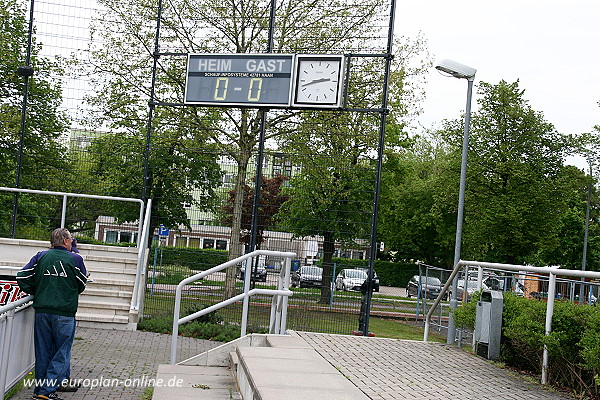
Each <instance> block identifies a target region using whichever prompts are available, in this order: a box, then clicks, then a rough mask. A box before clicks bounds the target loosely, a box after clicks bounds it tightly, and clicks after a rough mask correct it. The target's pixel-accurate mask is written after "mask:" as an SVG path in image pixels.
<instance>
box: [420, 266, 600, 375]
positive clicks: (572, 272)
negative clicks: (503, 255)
mask: <svg viewBox="0 0 600 400" xmlns="http://www.w3.org/2000/svg"><path fill="white" fill-rule="evenodd" d="M465 266H473V267H481V268H490V269H496V270H507V271H517V272H521V271H524V272H536V273H539V274H548V275H549V277H550V279H549V283H548V303H547V305H546V323H545V334H546V335H549V334H550V332H551V330H552V315H553V314H554V296H555V291H556V276H557V275H560V276H574V277H580V278H595V279H600V272H593V271H581V270H576V269H560V268H559V267H533V266H531V265H515V264H501V263H490V262H480V261H465V260H459V262H458V263H456V266H455V267H454V270H453V271H452V273H451V274H450V277H449V278H448V281H447V282H446V284H445V285H444V287H443V288H442V290H441V291H440V294H439V295H438V297H437V298H436V299H435V301H434V302H433V305H432V306H431V308H430V309H429V311H428V312H427V316H426V318H425V332H424V333H423V341H424V342H427V341H428V339H429V321H430V319H431V315H432V314H433V312H434V311H435V309H436V307H437V306H438V305H439V304H440V302H441V301H442V297H444V294H445V293H446V291H447V290H448V287H450V285H451V284H452V281H453V280H454V278H455V277H456V275H457V274H458V271H459V270H460V269H461V268H462V267H465ZM541 381H542V384H543V385H545V384H546V383H547V382H548V348H547V346H546V345H544V353H543V359H542V380H541Z"/></svg>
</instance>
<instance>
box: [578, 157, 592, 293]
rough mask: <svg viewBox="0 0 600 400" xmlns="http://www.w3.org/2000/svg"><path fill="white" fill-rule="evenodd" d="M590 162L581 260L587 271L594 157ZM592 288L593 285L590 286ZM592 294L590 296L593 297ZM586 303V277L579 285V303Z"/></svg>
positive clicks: (583, 268)
mask: <svg viewBox="0 0 600 400" xmlns="http://www.w3.org/2000/svg"><path fill="white" fill-rule="evenodd" d="M588 164H589V166H590V184H589V186H588V191H587V206H586V208H585V230H584V233H583V257H582V260H581V270H582V271H585V263H586V260H587V248H588V231H589V228H590V203H591V202H592V179H593V175H592V159H591V158H588ZM590 289H591V286H590ZM591 297H592V296H590V298H591ZM583 303H585V278H581V284H580V285H579V304H583Z"/></svg>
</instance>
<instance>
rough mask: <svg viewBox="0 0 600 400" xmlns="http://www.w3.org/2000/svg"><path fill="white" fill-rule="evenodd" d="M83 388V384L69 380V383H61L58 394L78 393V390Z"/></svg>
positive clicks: (57, 389)
mask: <svg viewBox="0 0 600 400" xmlns="http://www.w3.org/2000/svg"><path fill="white" fill-rule="evenodd" d="M80 387H81V384H78V383H77V382H75V381H74V380H72V379H69V380H68V381H67V382H63V383H61V384H60V385H59V386H58V387H57V388H56V391H57V392H76V391H77V389H79V388H80Z"/></svg>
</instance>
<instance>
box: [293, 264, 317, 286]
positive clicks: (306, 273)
mask: <svg viewBox="0 0 600 400" xmlns="http://www.w3.org/2000/svg"><path fill="white" fill-rule="evenodd" d="M322 281H323V268H321V267H315V266H312V265H305V266H303V267H300V269H299V270H298V271H294V273H293V274H292V287H298V286H299V287H301V288H303V287H320V286H321V282H322Z"/></svg>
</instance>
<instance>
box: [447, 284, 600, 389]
mask: <svg viewBox="0 0 600 400" xmlns="http://www.w3.org/2000/svg"><path fill="white" fill-rule="evenodd" d="M478 300H479V296H473V299H472V300H471V301H470V302H469V303H467V304H465V305H462V306H460V307H458V308H457V309H456V311H455V313H454V320H455V322H456V325H457V326H459V327H462V328H471V329H473V328H474V325H475V314H476V304H477V301H478ZM546 306H547V304H546V303H545V302H544V301H540V300H533V299H527V298H523V297H519V296H517V295H515V294H514V293H510V292H505V293H504V310H503V313H502V342H501V343H502V345H501V353H500V358H501V361H503V362H505V363H506V364H507V365H509V366H511V367H515V368H518V369H520V370H525V371H528V372H532V373H534V374H541V368H542V357H543V351H544V345H546V346H547V348H548V356H549V369H548V380H549V383H551V384H554V385H558V386H561V387H569V388H571V389H572V390H573V391H575V392H577V393H581V394H584V395H585V396H587V397H588V398H593V399H598V398H600V396H599V391H598V385H597V384H596V379H595V377H596V376H598V374H599V373H600V310H598V308H596V307H594V306H589V305H576V304H574V303H572V302H570V301H556V302H555V307H554V315H553V318H552V331H551V332H550V334H549V335H545V321H546Z"/></svg>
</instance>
